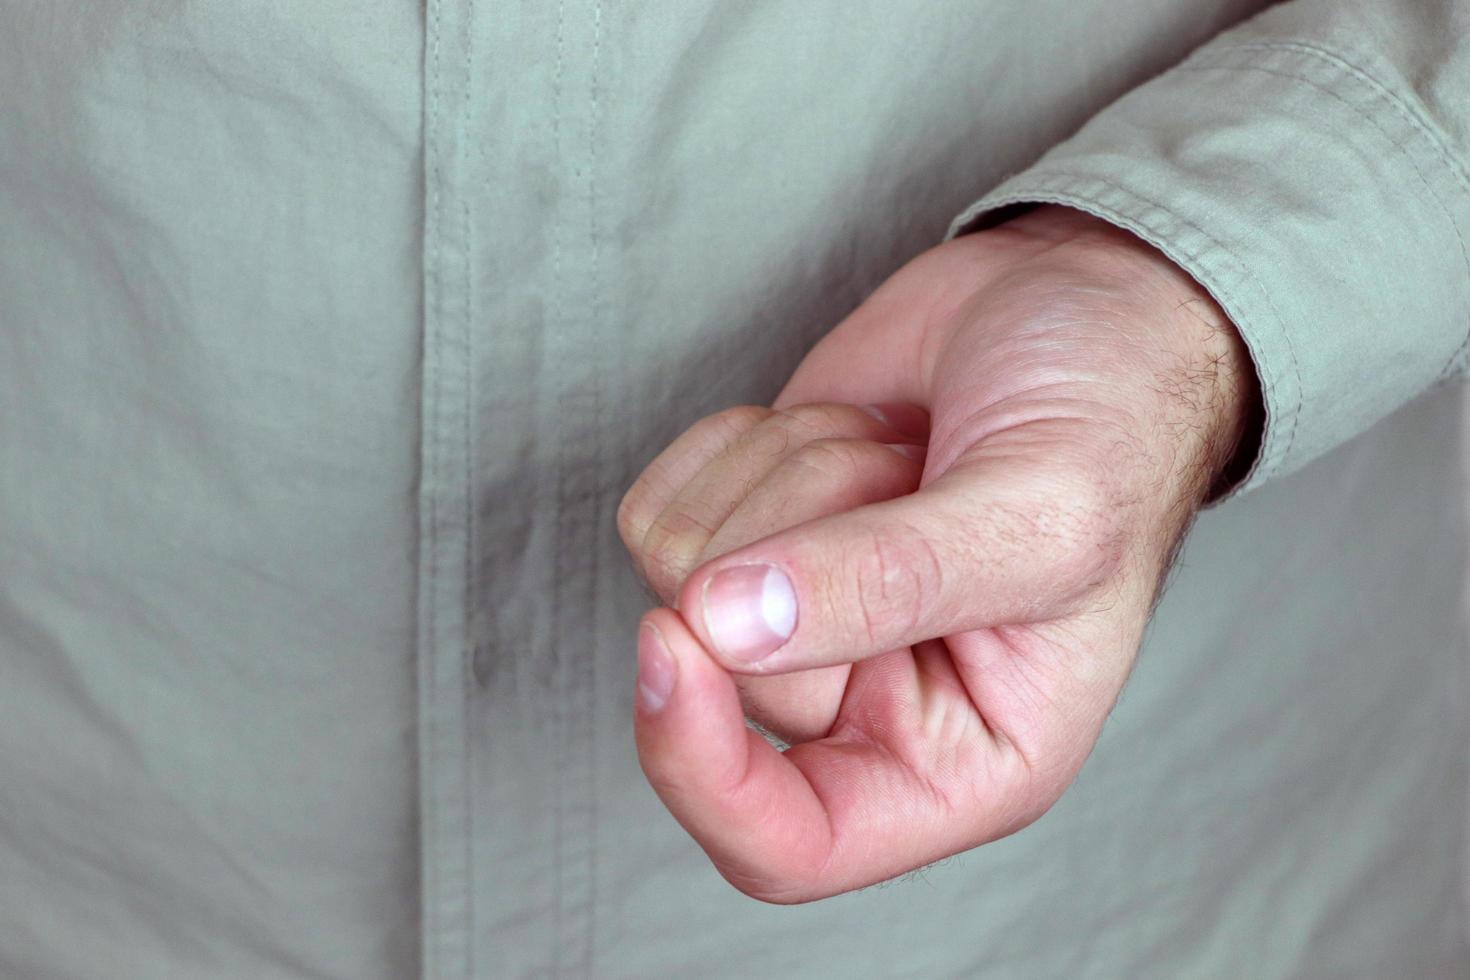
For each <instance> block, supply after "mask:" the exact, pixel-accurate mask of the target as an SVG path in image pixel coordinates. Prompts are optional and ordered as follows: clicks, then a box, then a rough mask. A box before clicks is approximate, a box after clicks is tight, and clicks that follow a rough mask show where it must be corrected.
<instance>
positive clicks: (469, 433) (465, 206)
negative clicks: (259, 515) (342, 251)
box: [459, 0, 475, 977]
mask: <svg viewBox="0 0 1470 980" xmlns="http://www.w3.org/2000/svg"><path fill="white" fill-rule="evenodd" d="M466 18H467V21H468V22H467V24H466V25H465V29H466V37H465V66H464V107H463V119H462V123H461V127H462V130H461V133H460V154H459V155H460V160H461V162H462V164H463V166H465V167H466V168H468V167H469V166H470V163H469V157H470V140H471V139H472V134H473V132H474V129H473V126H474V98H473V97H472V93H473V90H474V78H475V74H474V68H475V0H469V3H468V6H467V7H466ZM461 176H462V180H461V184H462V186H463V187H464V188H465V190H464V191H463V192H462V198H461V203H460V220H461V222H462V228H461V234H462V235H463V238H464V240H463V241H462V242H461V243H460V249H461V252H462V254H463V259H464V286H463V288H464V323H463V326H462V329H463V331H464V333H463V343H464V368H463V370H464V420H463V422H462V425H463V427H464V446H463V450H464V508H465V542H464V549H465V556H464V597H463V615H464V637H463V642H462V644H461V649H460V651H459V658H460V694H461V697H462V698H463V701H464V704H463V710H464V715H463V717H462V721H461V724H460V742H461V749H460V766H461V774H460V775H461V779H462V780H463V784H462V793H461V796H462V801H461V805H462V806H463V808H464V833H463V837H464V839H463V841H461V846H462V847H463V848H464V862H465V870H464V879H465V881H464V890H465V894H464V921H463V922H462V923H461V924H460V925H461V928H463V930H464V936H465V939H464V943H465V976H466V977H473V976H474V974H475V970H474V962H475V930H474V929H473V928H472V923H473V922H474V902H475V889H474V865H473V861H472V855H473V844H472V841H473V839H474V827H475V823H474V800H473V794H472V793H471V792H470V771H471V766H470V747H471V746H470V725H469V711H470V696H471V691H472V685H471V683H470V682H471V677H470V670H471V667H472V665H471V663H470V658H471V657H472V656H473V653H472V651H473V650H474V617H473V616H472V614H471V609H472V605H471V603H472V601H473V597H474V595H475V590H474V587H473V586H474V574H475V497H474V480H473V478H472V474H473V468H472V460H473V458H474V456H473V451H472V449H473V447H472V440H473V438H474V434H473V420H474V417H475V416H474V394H473V392H474V382H475V358H474V310H475V285H474V283H475V280H474V275H473V270H474V266H473V261H472V256H471V252H472V248H473V244H472V243H473V241H474V238H473V224H472V223H471V221H470V191H469V188H470V187H471V186H472V185H471V183H470V181H469V179H468V175H467V174H465V175H461Z"/></svg>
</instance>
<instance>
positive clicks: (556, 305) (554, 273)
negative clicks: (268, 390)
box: [548, 0, 568, 964]
mask: <svg viewBox="0 0 1470 980" xmlns="http://www.w3.org/2000/svg"><path fill="white" fill-rule="evenodd" d="M565 22H566V0H557V5H556V67H555V68H554V69H553V70H552V76H551V83H552V113H551V135H552V157H553V162H554V163H555V162H560V160H561V99H562V70H563V66H564V64H565V55H564V44H565V36H564V29H565ZM551 226H552V227H551V282H552V289H551V306H552V309H551V329H552V331H553V340H552V342H553V344H554V343H555V336H556V331H559V330H560V329H561V320H562V312H563V305H562V276H561V234H562V232H561V218H560V216H559V215H553V217H552V221H551ZM567 384H568V381H567V379H566V377H565V376H563V378H562V380H561V385H560V388H559V391H558V392H557V402H558V404H559V405H560V404H562V403H564V402H565V401H566V386H567ZM558 414H560V413H558ZM558 438H559V439H560V441H561V447H560V451H559V452H558V454H557V465H558V467H559V469H558V472H557V480H556V509H555V510H554V511H553V515H552V520H553V521H554V522H555V538H556V549H555V552H554V555H555V557H554V558H553V567H552V571H553V574H552V605H551V609H552V616H553V617H556V616H559V615H560V614H561V610H562V608H563V601H564V599H565V596H564V594H563V591H562V575H561V574H560V573H561V564H562V562H561V550H562V548H563V546H564V545H563V542H562V540H561V536H562V534H563V530H562V513H563V511H564V510H565V508H566V481H565V475H564V471H565V468H566V465H567V459H566V441H565V436H564V435H563V434H560V433H559V434H558ZM551 634H552V642H551V644H550V649H549V651H548V652H549V655H550V656H551V657H552V658H553V669H552V671H551V677H552V684H551V688H552V691H551V696H552V701H553V703H552V705H551V711H550V715H551V717H552V718H553V719H555V723H554V726H553V732H552V739H551V743H552V753H553V758H554V759H556V760H557V762H558V764H557V765H555V766H553V767H552V772H551V774H550V779H551V783H552V792H553V796H554V799H555V805H554V806H553V807H552V821H553V825H554V826H553V833H552V840H553V841H554V842H555V843H554V850H553V854H552V858H553V861H554V862H555V863H554V864H553V866H552V873H551V880H552V883H553V888H554V889H555V894H554V895H553V896H552V903H551V913H552V928H551V934H550V936H549V937H548V940H549V941H550V943H551V948H550V950H549V951H548V952H549V955H548V962H550V963H553V964H554V963H556V962H557V960H558V959H559V956H558V942H559V941H560V939H561V935H562V928H563V925H562V909H561V906H562V880H561V862H562V854H563V851H564V848H563V845H562V834H563V833H564V828H563V822H562V807H563V800H562V791H561V772H560V770H561V766H560V764H559V763H560V755H561V751H562V749H561V738H562V725H561V718H562V711H561V706H560V704H559V702H560V698H559V697H558V694H559V692H558V691H557V689H556V687H557V685H556V678H557V677H558V668H559V667H560V663H559V661H560V656H561V654H560V651H559V650H558V649H557V648H558V646H559V644H558V642H557V640H558V639H559V637H558V635H557V634H558V631H557V629H556V628H555V619H554V618H553V624H552V630H551Z"/></svg>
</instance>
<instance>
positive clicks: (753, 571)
mask: <svg viewBox="0 0 1470 980" xmlns="http://www.w3.org/2000/svg"><path fill="white" fill-rule="evenodd" d="M703 605H704V628H705V629H706V630H707V631H708V632H709V635H710V640H711V641H712V642H713V643H714V645H715V649H716V650H718V651H719V652H720V653H722V654H724V655H725V656H726V657H729V658H731V659H732V660H742V661H745V662H746V663H753V662H754V661H757V660H761V659H763V658H765V657H767V656H769V655H770V654H771V653H772V652H773V651H774V650H776V648H777V647H779V646H781V644H783V643H785V642H786V641H787V640H788V639H789V638H790V637H791V633H792V631H794V630H795V629H796V590H795V589H793V588H792V587H791V579H789V578H787V577H786V573H785V572H783V571H781V569H779V568H777V567H776V566H775V565H771V564H767V563H765V562H759V563H756V564H752V565H732V566H731V567H729V568H724V569H721V570H720V571H718V572H716V573H715V574H714V575H712V576H711V577H710V578H709V579H708V580H707V581H706V582H705V583H704V594H703Z"/></svg>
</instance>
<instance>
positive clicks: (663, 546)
mask: <svg viewBox="0 0 1470 980" xmlns="http://www.w3.org/2000/svg"><path fill="white" fill-rule="evenodd" d="M713 533H714V532H713V530H712V529H710V528H709V527H707V526H706V525H705V524H703V523H701V522H700V521H699V520H698V519H697V518H695V517H694V516H693V515H691V514H689V513H688V512H687V511H685V510H682V509H676V508H669V509H668V510H665V511H664V512H663V513H662V514H659V515H658V517H656V518H654V521H653V523H652V525H650V526H649V528H648V533H647V534H645V535H644V537H643V543H642V545H641V548H640V552H641V557H642V564H643V567H644V569H645V570H646V573H647V577H648V583H649V585H651V586H652V587H653V589H654V591H656V592H658V593H659V595H660V596H663V597H665V598H667V597H669V596H672V595H673V594H674V593H675V592H677V591H678V590H679V586H681V585H683V584H684V579H685V578H687V577H688V576H689V573H690V572H692V571H693V570H694V568H695V566H696V565H697V564H698V563H699V556H700V554H701V552H702V551H703V549H704V545H705V543H706V542H707V541H708V540H709V539H710V537H711V536H712V535H713Z"/></svg>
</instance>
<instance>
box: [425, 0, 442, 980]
mask: <svg viewBox="0 0 1470 980" xmlns="http://www.w3.org/2000/svg"><path fill="white" fill-rule="evenodd" d="M430 3H431V7H430V11H431V13H430V24H429V33H430V45H429V49H430V58H429V61H430V75H431V78H432V81H431V83H430V93H429V118H428V119H427V120H426V121H425V130H426V136H429V135H432V136H434V137H435V138H436V140H435V142H434V143H433V144H432V147H431V144H430V142H429V141H428V139H426V140H425V150H426V151H427V152H430V153H431V154H432V156H433V164H432V170H431V180H430V188H431V190H430V197H431V203H430V208H429V209H430V212H431V215H432V217H433V222H434V225H433V229H434V230H433V241H432V242H431V243H430V245H429V277H428V278H429V282H428V283H426V285H427V286H428V287H429V288H430V289H432V293H431V294H430V295H429V296H427V297H426V303H425V306H426V309H425V313H426V316H425V331H424V333H425V336H424V342H425V343H424V347H425V350H424V367H425V380H426V381H427V382H428V383H429V385H430V386H431V389H432V392H433V393H432V395H431V397H430V400H429V403H430V406H431V408H430V411H429V413H428V418H426V419H424V420H423V422H422V423H421V424H422V426H423V427H424V428H426V429H427V430H428V431H427V432H425V435H428V436H429V438H428V439H426V440H425V449H426V450H427V452H428V454H429V483H430V487H429V493H428V497H429V515H428V516H429V519H428V532H429V533H428V538H429V540H428V542H427V551H428V554H427V555H425V556H423V557H421V559H420V560H421V561H423V562H427V564H428V576H427V582H426V592H427V595H426V596H425V600H424V601H423V602H421V603H420V604H419V609H420V613H421V615H422V614H423V613H424V611H425V610H426V611H427V615H428V619H429V621H428V623H427V624H426V626H427V628H426V636H425V642H426V644H427V646H428V649H427V650H426V651H420V653H419V656H420V670H419V677H420V683H421V684H422V685H423V687H424V690H423V691H421V692H420V695H419V705H420V713H421V715H422V717H421V718H420V719H419V746H420V748H419V766H420V773H419V779H420V788H419V806H420V813H419V834H420V838H421V840H420V845H419V860H420V861H422V862H423V867H422V868H421V869H420V873H419V874H420V886H419V887H420V888H421V889H423V894H422V895H421V896H420V914H421V915H422V917H423V922H422V923H421V924H420V933H421V935H420V942H421V943H423V945H424V948H423V950H422V951H421V954H420V958H421V960H422V961H423V967H424V972H425V974H428V973H429V972H430V970H429V967H430V966H431V965H434V966H437V963H438V959H437V957H436V956H435V953H434V949H433V947H434V944H435V943H437V939H438V937H437V935H434V934H433V933H437V930H438V923H439V912H438V909H437V907H436V904H437V902H438V900H439V876H438V861H437V856H438V846H439V839H440V834H439V831H438V828H437V827H436V826H434V825H433V824H434V821H435V820H437V812H436V810H435V808H434V796H435V794H434V774H435V768H434V755H435V751H434V750H435V738H436V736H437V734H438V726H437V725H436V724H435V720H434V711H433V698H434V673H435V672H434V663H435V661H436V660H437V658H438V651H437V647H438V630H437V628H436V621H437V617H436V615H435V611H436V609H437V606H438V602H437V601H436V595H437V589H438V581H437V574H436V573H437V562H436V559H435V554H434V552H435V549H434V542H435V540H436V539H437V537H438V526H439V518H438V485H439V454H438V451H437V449H436V448H435V445H434V440H435V439H436V438H437V431H438V425H437V423H438V416H439V396H440V392H441V385H440V372H439V369H438V353H439V351H438V334H437V332H434V331H433V330H432V324H434V323H436V322H437V320H438V313H439V304H440V288H441V283H440V274H439V255H440V251H439V250H440V243H441V236H440V218H441V216H442V214H443V207H444V195H443V183H442V180H443V171H442V168H441V160H440V155H439V147H438V143H437V137H438V118H439V96H440V75H439V49H440V41H441V38H442V35H443V22H442V8H441V7H440V2H439V0H430ZM431 338H432V346H431V343H430V341H431ZM430 433H433V435H430ZM421 499H422V498H421ZM425 544H426V543H425V542H423V541H422V540H421V541H420V547H421V548H423V547H425ZM425 659H427V664H425V663H424V660H425ZM425 837H427V839H424V838H425ZM426 844H427V845H428V846H425V845H426ZM435 972H437V971H435Z"/></svg>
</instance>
